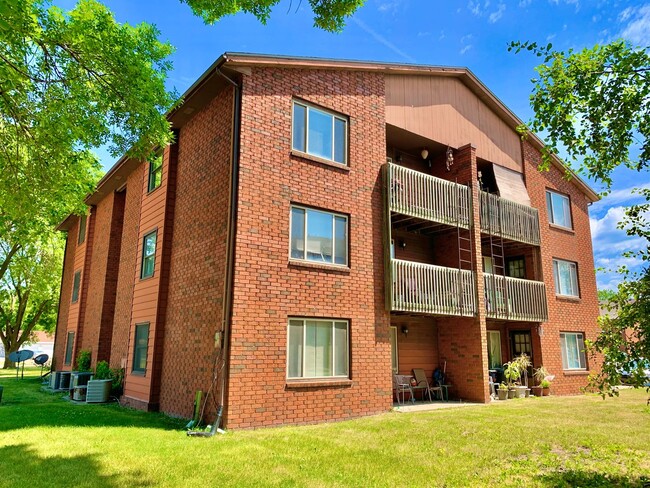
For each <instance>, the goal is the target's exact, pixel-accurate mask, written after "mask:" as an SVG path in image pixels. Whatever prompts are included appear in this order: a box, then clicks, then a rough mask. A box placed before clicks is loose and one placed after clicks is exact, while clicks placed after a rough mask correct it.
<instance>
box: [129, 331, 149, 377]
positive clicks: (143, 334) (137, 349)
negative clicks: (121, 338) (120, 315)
mask: <svg viewBox="0 0 650 488" xmlns="http://www.w3.org/2000/svg"><path fill="white" fill-rule="evenodd" d="M148 347H149V324H136V326H135V344H134V348H133V369H132V371H133V372H137V373H144V372H145V371H146V370H147V349H148Z"/></svg>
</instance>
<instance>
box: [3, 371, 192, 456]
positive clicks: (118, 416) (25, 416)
mask: <svg viewBox="0 0 650 488" xmlns="http://www.w3.org/2000/svg"><path fill="white" fill-rule="evenodd" d="M0 385H1V386H3V387H4V393H3V397H2V404H0V432H7V431H11V430H15V429H23V428H29V427H38V426H47V427H138V428H152V429H164V430H179V429H182V427H183V425H184V424H185V423H186V422H187V421H186V420H179V419H172V418H170V417H167V416H165V415H162V414H159V413H151V412H141V411H138V410H133V409H130V408H124V407H120V406H119V405H118V404H116V403H113V404H105V405H99V404H94V405H89V404H86V403H79V404H77V403H73V402H70V401H68V400H65V399H64V398H63V397H64V395H63V394H61V393H56V394H52V393H48V392H45V391H42V390H41V386H42V382H41V380H40V378H38V377H30V378H28V377H27V376H25V378H24V379H16V378H15V377H13V378H11V377H7V376H0ZM0 459H2V458H0Z"/></svg>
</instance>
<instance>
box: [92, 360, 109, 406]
mask: <svg viewBox="0 0 650 488" xmlns="http://www.w3.org/2000/svg"><path fill="white" fill-rule="evenodd" d="M112 385H113V378H112V376H111V368H110V367H109V366H108V363H107V362H106V361H99V362H98V363H97V367H96V368H95V374H94V376H93V378H92V379H91V380H90V381H88V388H87V389H86V403H106V402H107V401H108V397H109V396H110V394H111V386H112Z"/></svg>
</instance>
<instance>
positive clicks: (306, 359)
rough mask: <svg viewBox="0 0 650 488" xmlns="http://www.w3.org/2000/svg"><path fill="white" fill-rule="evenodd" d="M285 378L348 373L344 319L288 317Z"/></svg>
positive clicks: (317, 376) (346, 331) (346, 335)
mask: <svg viewBox="0 0 650 488" xmlns="http://www.w3.org/2000/svg"><path fill="white" fill-rule="evenodd" d="M288 335H289V337H288V341H287V343H288V347H287V378H291V379H297V378H329V377H344V378H348V377H349V353H348V343H349V342H348V337H349V334H348V322H347V321H346V320H311V319H290V320H289V334H288Z"/></svg>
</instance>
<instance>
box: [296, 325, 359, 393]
mask: <svg viewBox="0 0 650 488" xmlns="http://www.w3.org/2000/svg"><path fill="white" fill-rule="evenodd" d="M291 322H302V327H303V333H302V368H301V369H302V374H303V375H302V376H289V363H290V357H289V346H290V339H289V334H290V330H291V329H290V327H291ZM307 322H320V323H329V324H331V326H332V328H331V330H332V375H331V376H305V347H306V341H307V334H306V333H305V329H306V327H307ZM337 322H339V323H345V324H346V336H347V337H346V338H347V352H348V353H347V354H346V356H345V369H346V373H345V374H343V375H336V374H335V373H336V341H335V339H334V324H336V323H337ZM286 372H287V380H322V379H330V378H345V379H349V378H350V321H349V320H347V319H314V318H310V317H289V320H287V364H286Z"/></svg>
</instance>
